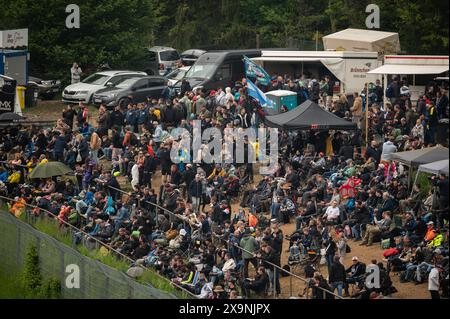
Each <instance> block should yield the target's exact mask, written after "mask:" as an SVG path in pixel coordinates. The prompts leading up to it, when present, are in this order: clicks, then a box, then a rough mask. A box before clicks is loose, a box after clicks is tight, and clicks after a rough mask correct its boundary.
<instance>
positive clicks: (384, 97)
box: [381, 74, 388, 111]
mask: <svg viewBox="0 0 450 319" xmlns="http://www.w3.org/2000/svg"><path fill="white" fill-rule="evenodd" d="M383 85H384V88H383V107H382V108H381V109H382V110H383V111H384V106H385V105H386V103H387V96H386V89H387V86H388V84H387V76H386V74H383Z"/></svg>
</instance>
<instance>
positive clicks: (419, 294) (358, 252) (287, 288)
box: [25, 100, 430, 299]
mask: <svg viewBox="0 0 450 319" xmlns="http://www.w3.org/2000/svg"><path fill="white" fill-rule="evenodd" d="M64 107H65V106H64V104H63V103H62V102H60V101H56V100H55V101H44V102H41V101H40V104H39V106H38V107H35V108H31V109H26V110H25V115H26V116H28V117H29V118H30V119H39V120H56V119H58V118H60V117H61V114H62V110H63V108H64ZM89 112H90V119H91V120H90V122H91V123H92V124H94V123H95V120H96V118H97V114H98V109H97V108H95V107H92V106H90V107H89ZM259 179H260V176H257V175H256V176H255V183H257V182H258V181H259ZM119 181H120V183H121V184H123V185H124V184H127V183H128V182H127V180H126V178H122V177H121V178H119ZM160 182H161V175H160V174H159V173H157V174H156V175H155V176H154V177H153V188H154V189H155V190H157V191H159V187H160ZM124 186H125V185H124ZM126 186H127V187H126V188H127V189H129V185H126ZM238 208H239V204H237V203H236V204H233V205H232V210H233V212H237V211H238ZM281 229H282V230H283V234H284V235H286V234H291V233H292V232H293V231H294V230H295V223H294V222H291V223H290V224H286V225H282V226H281ZM349 245H350V247H351V249H352V252H351V253H350V254H347V256H346V257H345V259H344V264H345V266H346V267H348V266H350V264H351V258H352V256H358V258H359V259H360V260H361V261H362V262H364V263H366V264H368V263H370V261H371V260H372V259H376V260H377V261H381V260H382V258H383V250H382V249H381V248H380V246H379V245H377V244H375V245H373V246H372V247H365V246H359V243H358V242H357V243H354V242H353V241H352V240H351V241H350V242H349ZM288 249H289V242H288V241H287V240H284V242H283V253H282V257H281V264H282V265H286V264H287V259H288V256H289V253H288ZM250 269H252V267H251V266H250ZM320 271H321V272H322V274H323V275H324V276H325V277H326V276H327V267H326V266H321V267H320ZM296 274H297V275H299V276H301V277H304V274H303V273H302V271H301V270H298V271H296ZM391 279H392V282H393V284H394V286H395V287H396V288H397V290H398V292H397V293H396V294H394V295H393V296H392V297H393V298H399V299H430V297H429V292H428V290H427V285H426V284H421V285H415V284H413V283H400V282H399V276H398V275H396V274H391ZM280 281H281V290H282V294H281V297H282V298H289V297H291V296H293V297H298V294H299V293H300V292H302V291H303V289H304V282H303V281H301V280H299V279H296V278H292V277H284V278H283V277H282V278H281V279H280Z"/></svg>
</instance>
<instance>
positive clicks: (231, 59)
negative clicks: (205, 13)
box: [174, 50, 261, 93]
mask: <svg viewBox="0 0 450 319" xmlns="http://www.w3.org/2000/svg"><path fill="white" fill-rule="evenodd" d="M244 56H247V57H249V58H255V57H260V56H261V50H231V51H210V52H206V53H204V54H202V55H201V56H200V57H199V58H198V60H197V61H196V62H195V64H194V65H193V66H191V68H190V69H189V71H188V72H187V73H186V75H185V77H184V80H187V81H188V82H189V84H190V86H191V88H192V89H193V90H196V89H199V88H201V89H202V90H203V91H204V92H205V93H208V92H209V91H211V90H215V89H217V88H218V87H222V88H225V87H227V86H230V87H232V86H234V84H235V83H236V81H240V80H242V78H243V77H245V69H244V62H243V61H242V60H243V58H244ZM174 88H175V91H176V92H177V93H179V91H180V90H181V81H179V82H178V83H177V84H176V85H175V86H174Z"/></svg>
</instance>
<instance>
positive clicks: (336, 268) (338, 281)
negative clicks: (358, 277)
mask: <svg viewBox="0 0 450 319" xmlns="http://www.w3.org/2000/svg"><path fill="white" fill-rule="evenodd" d="M345 277H346V273H345V267H344V265H342V264H341V262H340V261H339V256H335V257H334V263H333V265H332V266H331V268H330V273H329V280H328V281H329V282H330V285H331V291H333V292H334V291H335V290H336V288H337V290H338V295H339V297H342V289H343V288H344V281H345Z"/></svg>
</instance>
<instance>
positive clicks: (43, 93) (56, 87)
mask: <svg viewBox="0 0 450 319" xmlns="http://www.w3.org/2000/svg"><path fill="white" fill-rule="evenodd" d="M28 85H35V86H37V87H38V88H39V91H38V92H39V93H38V94H39V97H41V98H42V99H45V100H51V99H53V98H54V97H55V95H56V94H57V93H58V92H60V91H61V81H60V80H42V79H40V78H38V77H35V76H29V77H28Z"/></svg>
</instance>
